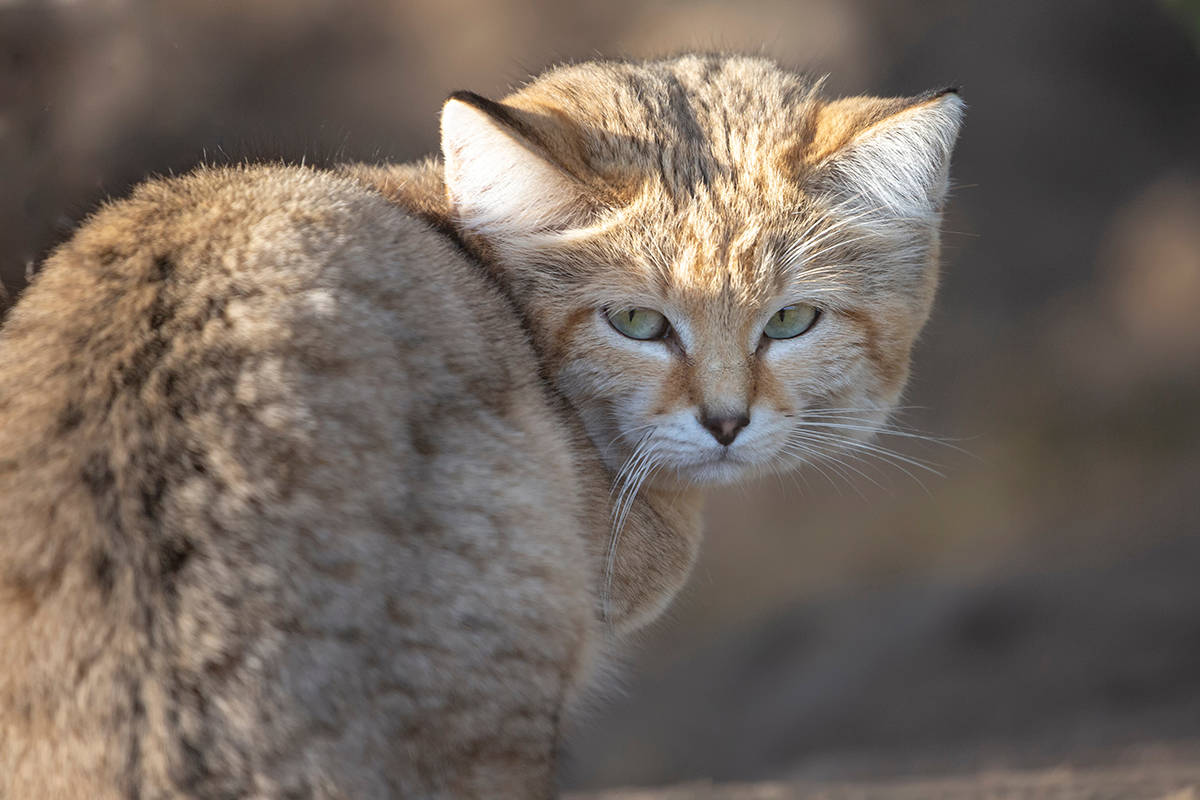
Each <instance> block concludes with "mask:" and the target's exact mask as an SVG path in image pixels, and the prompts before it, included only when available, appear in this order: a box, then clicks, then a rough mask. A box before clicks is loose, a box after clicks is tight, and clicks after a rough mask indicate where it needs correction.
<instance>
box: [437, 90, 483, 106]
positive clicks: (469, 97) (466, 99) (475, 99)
mask: <svg viewBox="0 0 1200 800" xmlns="http://www.w3.org/2000/svg"><path fill="white" fill-rule="evenodd" d="M451 100H457V101H458V102H460V103H466V104H467V105H469V106H475V107H476V108H479V107H480V106H482V105H483V104H484V103H486V102H487V100H486V99H484V98H482V97H480V96H479V95H477V94H475V93H474V92H468V91H465V90H462V89H460V90H459V91H457V92H451V93H450V96H449V97H447V98H446V102H447V103H449V102H450V101H451Z"/></svg>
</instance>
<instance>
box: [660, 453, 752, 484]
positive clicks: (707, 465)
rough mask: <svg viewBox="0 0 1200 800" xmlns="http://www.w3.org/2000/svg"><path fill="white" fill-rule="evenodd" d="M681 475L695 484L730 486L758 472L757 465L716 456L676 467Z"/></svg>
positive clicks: (683, 478) (688, 481) (686, 480)
mask: <svg viewBox="0 0 1200 800" xmlns="http://www.w3.org/2000/svg"><path fill="white" fill-rule="evenodd" d="M676 471H677V473H678V474H679V477H680V478H681V479H682V480H683V481H685V482H687V483H690V484H691V485H693V486H728V485H730V484H734V483H741V482H743V481H745V480H747V479H749V478H752V477H754V476H755V475H756V474H758V469H757V468H756V466H755V465H754V464H752V463H750V462H748V461H742V460H740V459H734V458H715V459H712V460H711V461H702V462H700V463H696V464H688V465H686V466H680V467H677V468H676Z"/></svg>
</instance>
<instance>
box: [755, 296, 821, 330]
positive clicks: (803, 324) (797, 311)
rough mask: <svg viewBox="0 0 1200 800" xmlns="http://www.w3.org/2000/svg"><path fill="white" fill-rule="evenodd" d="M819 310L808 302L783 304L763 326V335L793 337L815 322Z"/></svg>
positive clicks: (819, 314) (819, 313)
mask: <svg viewBox="0 0 1200 800" xmlns="http://www.w3.org/2000/svg"><path fill="white" fill-rule="evenodd" d="M819 316H821V312H820V311H819V310H818V309H817V308H816V307H815V306H810V305H809V304H808V303H796V304H795V305H790V306H784V307H783V308H781V309H779V310H778V311H776V312H775V313H774V314H772V315H771V319H770V320H769V321H768V322H767V325H766V327H764V328H763V336H766V337H767V338H768V339H794V338H796V337H797V336H799V335H800V334H802V333H807V332H808V330H809V328H811V327H812V326H813V325H814V324H816V322H817V317H819Z"/></svg>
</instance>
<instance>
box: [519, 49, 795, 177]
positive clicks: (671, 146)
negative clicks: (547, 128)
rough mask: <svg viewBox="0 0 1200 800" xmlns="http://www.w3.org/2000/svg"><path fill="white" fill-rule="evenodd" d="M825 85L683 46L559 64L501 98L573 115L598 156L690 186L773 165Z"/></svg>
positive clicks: (761, 62)
mask: <svg viewBox="0 0 1200 800" xmlns="http://www.w3.org/2000/svg"><path fill="white" fill-rule="evenodd" d="M818 88H819V81H814V80H811V79H807V78H804V77H802V76H799V75H796V74H793V73H789V72H786V71H784V70H782V69H780V68H779V67H778V66H777V65H776V64H774V63H773V62H771V61H769V60H767V59H756V58H747V57H733V56H728V57H726V56H704V57H701V56H684V57H681V58H678V59H674V60H669V61H658V62H649V63H626V62H589V63H585V64H578V65H572V66H567V67H559V68H557V69H555V70H552V71H551V72H549V73H547V74H545V75H543V76H542V77H541V78H539V79H538V80H536V81H535V82H533V83H532V84H530V85H529V86H527V87H525V88H524V89H522V90H521V91H519V92H517V93H516V94H513V95H511V96H509V97H507V98H505V101H504V102H505V103H506V104H509V105H512V106H514V107H516V108H521V109H524V110H527V111H531V112H534V113H547V112H548V113H549V114H550V115H551V116H554V117H558V118H560V119H561V118H567V119H569V120H570V123H571V126H572V128H573V129H574V132H575V133H576V135H577V136H579V137H580V138H581V139H582V140H583V143H584V144H585V147H586V148H587V149H588V150H589V151H590V153H589V155H590V156H591V159H592V160H593V166H600V167H601V168H602V167H603V166H604V163H605V161H606V160H607V161H608V162H610V163H611V165H612V166H613V167H614V168H621V167H624V168H629V167H631V166H640V167H642V168H643V169H645V170H647V171H650V172H656V173H657V174H658V176H659V177H660V178H661V179H662V181H663V183H664V184H665V185H667V186H669V187H671V188H676V189H680V188H682V189H684V190H688V189H690V188H693V187H694V186H695V184H696V183H697V182H703V183H710V182H712V181H714V180H717V179H719V178H720V177H723V176H728V175H730V174H731V173H732V172H733V167H734V165H736V167H737V169H738V171H739V172H743V173H744V172H747V171H750V170H752V169H753V168H755V167H764V166H771V165H770V164H769V163H764V162H763V160H762V158H761V157H762V156H763V155H764V154H770V153H774V152H776V151H778V150H779V149H781V148H782V147H786V142H784V141H782V140H784V139H791V138H795V137H796V136H798V135H802V134H803V132H804V130H805V128H806V125H805V120H806V119H807V118H808V117H809V116H810V115H811V114H812V113H813V111H814V109H815V107H816V97H817V90H818Z"/></svg>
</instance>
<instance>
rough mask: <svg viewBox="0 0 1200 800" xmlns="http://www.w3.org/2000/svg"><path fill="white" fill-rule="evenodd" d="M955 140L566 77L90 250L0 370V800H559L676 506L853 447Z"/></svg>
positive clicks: (877, 393)
mask: <svg viewBox="0 0 1200 800" xmlns="http://www.w3.org/2000/svg"><path fill="white" fill-rule="evenodd" d="M960 115H961V103H960V101H959V100H958V99H957V96H956V95H954V94H953V93H946V92H941V93H934V94H930V95H925V96H922V97H918V98H910V99H902V100H882V99H877V98H850V99H846V100H839V101H827V100H824V99H822V98H821V96H820V94H819V86H818V85H817V84H815V83H813V82H812V81H809V80H807V79H804V78H802V77H799V76H796V75H793V74H791V73H788V72H786V71H783V70H781V69H779V68H778V67H777V66H776V65H774V64H773V63H771V62H769V61H767V60H763V59H749V58H740V57H716V56H714V57H699V56H685V57H681V58H678V59H673V60H669V61H661V62H650V63H622V62H599V63H590V64H582V65H578V66H568V67H562V68H558V69H555V70H552V71H550V72H548V73H547V74H546V75H544V76H542V77H540V78H538V79H537V80H535V81H533V82H532V83H531V84H530V85H528V86H526V87H525V88H523V89H521V90H520V91H518V92H516V93H514V94H513V95H511V96H509V97H507V98H505V99H504V100H503V101H502V102H499V103H496V102H492V101H489V100H485V99H484V98H481V97H478V96H476V95H471V94H469V93H460V94H456V95H454V96H453V97H452V98H451V99H450V100H449V101H448V102H447V105H446V107H445V109H444V111H443V115H442V136H443V142H442V149H443V157H444V161H428V162H424V163H421V164H415V165H404V166H388V167H373V166H365V165H357V166H348V167H345V168H343V169H341V170H339V171H338V172H337V173H336V174H333V173H326V172H320V171H315V170H311V169H303V168H295V167H284V166H260V167H244V168H230V169H204V170H200V171H198V172H196V173H194V174H192V175H188V176H185V177H182V178H174V179H169V180H158V181H152V182H149V183H147V184H144V185H143V186H141V187H139V188H138V189H137V190H136V191H135V192H134V193H133V194H132V195H131V196H130V197H129V198H128V199H125V200H122V201H119V202H116V203H112V204H110V205H109V206H107V207H106V208H104V209H102V210H101V211H99V212H98V213H97V214H96V215H95V216H93V217H92V218H91V219H90V220H89V221H88V222H87V223H86V224H85V225H84V226H83V227H82V229H81V230H80V231H79V232H78V233H77V234H76V236H75V237H74V238H73V239H72V240H71V241H70V242H68V243H67V244H66V245H64V246H63V247H61V248H60V249H59V250H58V251H57V252H56V253H55V254H54V255H53V256H52V257H51V258H50V259H49V260H48V261H47V262H46V264H45V266H44V267H43V269H42V270H41V272H40V274H39V275H38V277H37V279H36V280H35V282H34V284H33V285H32V286H31V288H30V289H29V290H28V291H27V292H26V293H25V295H24V296H23V297H22V298H21V299H20V301H19V302H18V304H17V305H16V307H15V308H14V309H13V311H12V312H11V314H10V315H9V318H8V320H7V321H6V323H5V327H4V329H3V331H2V332H0V642H3V643H4V653H5V655H4V659H3V660H2V661H0V797H4V798H35V797H36V798H46V797H72V798H75V797H78V798H84V797H86V798H140V799H141V800H146V799H147V798H168V797H185V796H188V797H203V798H217V797H253V796H259V797H322V798H325V797H328V798H334V797H354V798H367V797H381V798H382V797H513V798H524V797H537V796H548V795H550V794H552V793H553V791H554V789H553V761H554V756H555V752H556V748H557V747H558V746H559V737H560V730H561V727H562V724H563V717H564V714H566V713H568V712H569V710H570V708H571V707H572V706H573V704H574V702H575V701H576V699H577V698H578V696H579V694H580V693H581V692H582V691H583V690H584V688H585V687H586V683H587V679H588V676H589V674H590V673H591V672H593V671H594V668H595V664H596V662H597V659H598V657H599V656H600V654H601V653H602V651H604V650H605V649H606V648H607V646H608V642H609V641H610V639H611V638H612V636H613V635H614V634H620V633H624V632H626V631H629V630H632V629H634V628H637V627H638V626H640V625H643V624H645V623H646V622H648V621H649V620H651V619H653V618H654V617H655V616H656V615H657V614H658V613H659V612H660V611H661V610H662V609H663V608H664V607H665V605H666V604H667V603H668V602H669V600H670V598H671V597H672V596H673V595H674V593H675V592H676V591H677V590H678V589H679V587H680V586H681V585H682V583H683V581H684V580H685V578H686V576H687V573H688V571H689V569H690V567H691V565H692V563H693V561H694V559H695V555H696V551H697V547H698V543H699V538H700V536H699V533H700V526H699V518H698V511H699V503H700V488H701V487H703V486H704V485H706V484H711V483H719V482H728V481H733V480H742V479H746V478H748V477H752V476H754V475H757V474H760V473H762V472H768V471H773V470H780V469H791V468H794V467H797V466H799V465H800V464H801V463H803V462H804V461H806V460H812V459H815V458H819V457H822V456H823V455H826V454H829V453H836V452H850V453H856V454H857V453H861V452H866V451H864V450H856V449H855V448H866V447H870V445H868V444H866V443H865V439H867V437H868V436H869V435H870V433H871V431H873V430H874V429H875V428H876V427H877V426H878V425H880V424H882V423H883V421H884V420H885V419H886V416H887V414H888V412H889V410H890V408H891V407H892V405H893V404H894V403H895V401H896V398H897V397H898V396H899V392H900V390H901V388H902V386H903V383H904V380H905V377H906V375H907V370H908V359H909V353H910V350H911V347H912V344H913V340H914V338H915V337H916V335H917V333H918V331H919V330H920V328H921V325H922V324H923V322H924V320H925V317H926V316H927V314H928V310H929V306H930V303H931V301H932V297H933V291H934V286H935V283H936V265H937V256H938V247H937V225H938V221H939V217H940V209H941V205H942V202H943V200H944V194H945V190H946V179H947V178H946V176H947V169H948V164H949V155H950V148H951V145H952V143H953V140H954V137H955V135H956V131H957V126H958V122H959V117H960ZM783 308H801V309H805V310H807V311H811V312H812V320H813V322H812V323H811V325H810V328H809V329H806V330H804V331H802V332H801V333H799V334H797V335H795V336H794V337H793V338H772V337H771V336H768V335H767V333H766V331H768V330H770V329H769V328H767V327H764V326H767V325H768V322H769V321H770V320H772V319H773V318H774V315H776V314H778V313H779V312H780V309H783ZM624 309H646V310H648V312H649V313H652V314H658V315H660V316H661V317H662V319H663V320H664V321H665V322H664V324H665V325H666V327H665V328H664V329H663V330H664V332H663V334H662V335H661V336H656V337H654V338H652V339H645V340H642V339H634V338H630V337H629V336H628V335H625V334H622V333H621V332H619V330H618V329H617V328H615V327H614V325H615V323H612V322H611V321H610V320H611V318H612V316H613V314H614V312H616V311H619V310H624Z"/></svg>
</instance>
